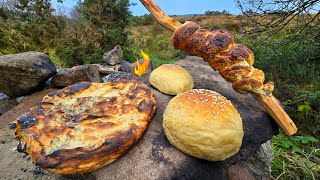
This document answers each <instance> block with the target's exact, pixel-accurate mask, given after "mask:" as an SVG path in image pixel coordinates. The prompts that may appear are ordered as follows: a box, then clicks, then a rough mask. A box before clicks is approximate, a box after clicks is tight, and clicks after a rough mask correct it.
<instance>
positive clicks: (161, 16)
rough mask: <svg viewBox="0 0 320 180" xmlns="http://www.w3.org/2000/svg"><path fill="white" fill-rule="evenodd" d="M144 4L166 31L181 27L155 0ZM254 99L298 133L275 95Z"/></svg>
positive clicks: (286, 129)
mask: <svg viewBox="0 0 320 180" xmlns="http://www.w3.org/2000/svg"><path fill="white" fill-rule="evenodd" d="M140 1H141V2H142V4H143V5H144V6H145V7H146V8H147V9H148V10H149V12H150V13H151V14H152V15H153V16H154V17H155V18H156V19H157V21H159V23H160V24H161V25H162V26H163V27H165V28H166V29H168V30H170V31H172V32H174V31H175V30H176V29H178V28H179V26H181V23H180V22H178V21H175V20H173V19H172V18H171V17H169V16H168V15H166V14H165V13H164V12H163V11H162V10H161V9H160V8H159V6H158V5H157V4H156V3H155V2H154V1H153V0H140ZM253 97H254V98H255V99H256V100H257V101H258V102H259V104H260V105H262V106H263V108H264V109H265V110H266V111H267V112H268V113H269V115H271V117H272V118H273V119H274V120H275V121H276V122H277V123H278V125H279V126H280V127H281V128H282V129H283V131H284V132H285V133H286V134H287V135H293V134H295V133H296V132H297V130H298V129H297V127H296V125H295V124H294V122H293V121H292V119H291V118H290V117H289V116H288V114H287V113H286V112H285V111H284V110H283V108H282V107H281V106H280V104H279V103H278V102H277V100H276V98H275V97H274V96H273V95H259V94H253Z"/></svg>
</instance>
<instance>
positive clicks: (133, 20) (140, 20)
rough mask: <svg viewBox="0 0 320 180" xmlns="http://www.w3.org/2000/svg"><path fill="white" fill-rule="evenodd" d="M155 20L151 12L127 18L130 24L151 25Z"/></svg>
mask: <svg viewBox="0 0 320 180" xmlns="http://www.w3.org/2000/svg"><path fill="white" fill-rule="evenodd" d="M154 22H155V19H154V17H153V16H152V15H151V14H145V15H143V16H131V17H130V18H129V25H130V26H141V25H143V26H147V25H152V24H153V23H154Z"/></svg>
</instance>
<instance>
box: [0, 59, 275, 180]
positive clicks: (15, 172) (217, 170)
mask: <svg viewBox="0 0 320 180" xmlns="http://www.w3.org/2000/svg"><path fill="white" fill-rule="evenodd" d="M176 64H178V65H180V66H182V67H184V68H185V69H186V70H188V71H189V72H190V74H191V75H192V77H193V79H194V82H195V88H203V89H211V90H214V91H217V92H219V93H221V94H222V95H224V96H225V97H226V98H227V99H229V100H231V102H232V103H233V105H234V106H235V108H236V109H237V110H238V112H239V113H240V115H241V117H242V120H243V125H244V133H245V135H244V139H243V144H242V146H241V149H240V151H239V153H237V154H236V155H234V156H232V157H231V158H229V159H227V160H225V161H222V162H209V161H205V160H200V159H196V158H193V157H190V156H188V155H186V154H184V153H182V152H181V151H179V150H178V149H176V148H175V147H173V146H172V145H171V144H170V143H169V141H168V140H167V139H166V136H165V134H164V132H163V129H162V115H163V112H164V110H165V108H166V107H167V104H168V102H169V100H170V99H171V98H172V97H173V96H168V95H164V94H162V93H160V92H159V91H157V90H156V89H153V88H151V89H152V92H153V93H154V95H155V97H156V100H157V112H156V114H155V116H154V117H153V118H152V120H151V121H150V124H149V127H148V129H147V131H146V133H145V134H144V136H143V137H142V139H141V140H140V141H139V142H138V143H137V144H136V145H135V146H134V147H133V148H132V149H130V150H129V151H128V152H127V153H126V154H125V155H124V156H123V157H122V158H120V159H119V160H117V161H115V162H114V163H112V164H110V165H108V166H106V167H104V168H102V169H100V170H98V171H95V172H92V173H88V174H84V175H72V176H60V175H56V174H52V173H50V172H47V171H44V174H40V175H34V174H33V171H34V169H35V166H34V165H33V164H32V163H31V160H30V159H28V157H25V158H23V157H24V155H23V154H21V153H18V152H16V151H12V149H13V148H14V147H16V146H17V144H18V142H17V141H15V140H14V133H13V132H12V131H11V130H9V129H8V128H7V127H5V126H2V127H1V128H0V140H1V142H3V143H2V144H0V151H1V156H0V166H1V167H3V168H1V169H0V174H1V176H2V177H3V178H4V179H6V178H7V179H19V178H20V179H98V180H99V179H101V180H104V179H219V180H223V179H228V176H229V177H230V176H231V177H234V178H237V177H248V178H251V175H252V176H253V177H254V178H256V179H259V178H261V177H260V176H255V174H254V173H252V171H253V170H251V169H248V168H245V167H246V165H245V162H247V161H248V159H250V157H253V156H256V154H257V151H260V149H261V144H263V143H264V142H266V141H268V140H269V139H271V138H272V136H273V135H274V134H277V133H278V127H277V125H276V124H275V123H274V122H273V120H272V119H271V118H270V117H269V115H268V114H267V113H266V112H265V110H264V109H262V108H261V107H260V106H259V104H258V103H257V102H256V101H255V100H254V98H253V97H252V96H250V95H240V94H238V93H236V92H234V91H233V89H232V87H231V84H230V83H227V82H226V81H225V80H224V79H223V78H222V77H221V76H220V75H219V74H218V73H217V72H214V71H213V70H212V69H211V68H210V67H209V66H208V65H207V64H206V63H205V62H203V61H202V60H201V59H199V58H196V57H188V58H186V59H184V60H181V61H178V62H176ZM22 103H23V102H22ZM16 111H17V110H16ZM20 112H21V111H20ZM4 115H5V114H4ZM4 115H3V116H4ZM2 118H4V119H5V117H2ZM258 153H259V152H258ZM260 159H263V158H257V161H260ZM248 163H250V162H248ZM251 164H252V163H251ZM256 164H257V163H256ZM234 165H236V166H234ZM243 167H244V168H245V169H242V168H243ZM229 168H230V169H229ZM238 168H240V169H241V172H242V174H241V173H238V172H237V171H238V170H237V169H238ZM267 168H269V167H267ZM264 171H266V170H264ZM258 177H259V178H258Z"/></svg>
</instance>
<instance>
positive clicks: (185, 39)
mask: <svg viewBox="0 0 320 180" xmlns="http://www.w3.org/2000/svg"><path fill="white" fill-rule="evenodd" d="M172 43H173V46H174V47H175V48H176V49H180V50H183V51H185V52H187V53H189V54H191V55H194V56H200V57H202V58H203V59H204V60H205V61H207V62H208V63H209V64H210V66H211V67H212V68H213V69H214V70H217V71H219V72H220V74H221V76H222V77H223V78H224V79H225V80H227V81H229V82H232V85H233V88H234V90H235V91H237V92H238V93H241V94H247V93H254V94H259V95H269V94H271V93H272V91H273V89H274V85H273V83H272V82H269V83H266V84H264V80H265V78H264V73H263V72H262V71H261V70H259V69H256V68H254V67H253V66H252V65H253V62H254V54H253V52H252V51H251V50H250V49H249V48H247V47H246V46H244V45H240V44H235V43H234V38H233V36H232V34H231V33H230V32H229V31H226V30H215V31H212V32H210V31H208V30H206V29H202V28H200V26H199V25H197V24H196V23H194V22H186V23H184V24H183V25H181V26H180V27H179V28H178V29H177V30H175V31H174V34H173V37H172Z"/></svg>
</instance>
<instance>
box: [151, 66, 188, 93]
mask: <svg viewBox="0 0 320 180" xmlns="http://www.w3.org/2000/svg"><path fill="white" fill-rule="evenodd" d="M149 81H150V83H151V84H152V86H154V87H155V88H157V89H158V90H159V91H160V92H162V93H165V94H170V95H177V94H179V93H182V92H185V91H187V90H190V89H192V88H193V86H194V83H193V79H192V77H191V75H190V74H189V72H188V71H187V70H185V69H184V68H182V67H180V66H178V65H175V64H164V65H161V66H160V67H158V68H157V69H155V70H153V71H152V73H151V74H150V78H149Z"/></svg>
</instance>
